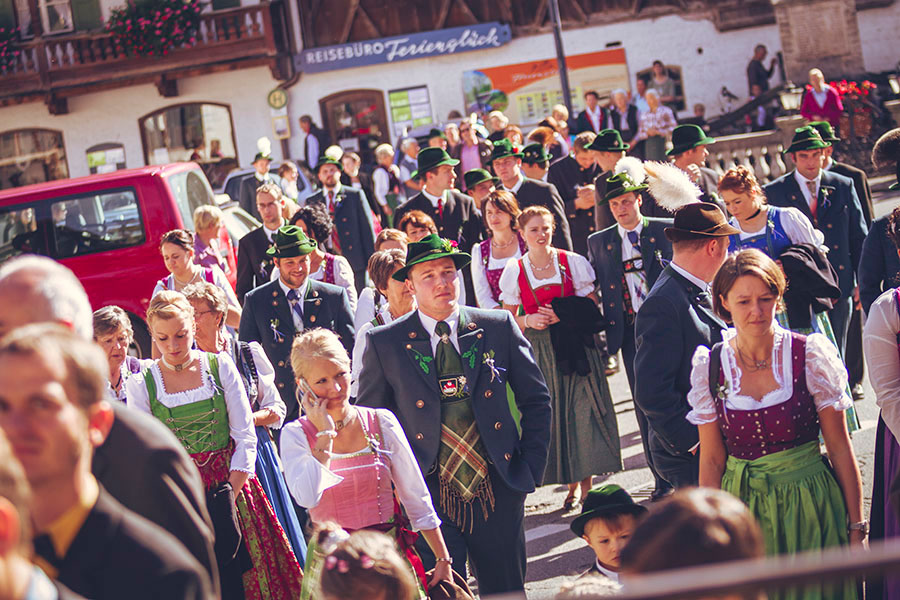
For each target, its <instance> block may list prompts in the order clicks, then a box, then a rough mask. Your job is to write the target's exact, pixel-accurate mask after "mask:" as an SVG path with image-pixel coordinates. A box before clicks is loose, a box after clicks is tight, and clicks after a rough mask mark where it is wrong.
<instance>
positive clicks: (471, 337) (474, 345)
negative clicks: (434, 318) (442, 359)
mask: <svg viewBox="0 0 900 600" xmlns="http://www.w3.org/2000/svg"><path fill="white" fill-rule="evenodd" d="M456 339H457V342H459V354H460V356H461V358H462V363H463V371H464V372H465V375H466V382H467V383H468V384H469V392H470V393H471V394H472V399H473V400H474V399H475V387H476V386H477V385H478V375H479V373H480V372H481V362H482V359H483V354H484V352H485V350H484V330H483V329H482V328H481V327H479V326H478V323H476V322H474V321H470V320H469V315H468V314H467V311H466V310H465V309H464V308H460V309H459V326H458V327H457V335H456Z"/></svg>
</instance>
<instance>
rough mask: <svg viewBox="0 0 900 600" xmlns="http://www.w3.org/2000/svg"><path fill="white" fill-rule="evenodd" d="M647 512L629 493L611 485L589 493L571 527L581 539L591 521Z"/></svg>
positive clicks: (602, 486)
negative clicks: (598, 518) (585, 527)
mask: <svg viewBox="0 0 900 600" xmlns="http://www.w3.org/2000/svg"><path fill="white" fill-rule="evenodd" d="M646 512H647V509H646V508H644V507H643V506H641V505H640V504H637V503H635V501H634V498H632V497H631V496H630V495H629V494H628V492H626V491H625V490H623V489H622V488H620V487H619V486H617V485H616V484H614V483H609V484H607V485H601V486H600V487H597V488H594V489H592V490H591V491H589V492H588V493H587V496H585V497H584V501H583V502H582V504H581V514H580V515H578V516H577V517H575V519H574V520H573V521H572V524H571V525H570V526H569V527H570V528H571V529H572V533H574V534H575V535H577V536H578V537H581V536H583V535H584V526H585V525H587V523H588V521H590V520H591V519H596V518H597V517H611V516H614V515H621V514H629V515H635V516H637V515H643V514H644V513H646Z"/></svg>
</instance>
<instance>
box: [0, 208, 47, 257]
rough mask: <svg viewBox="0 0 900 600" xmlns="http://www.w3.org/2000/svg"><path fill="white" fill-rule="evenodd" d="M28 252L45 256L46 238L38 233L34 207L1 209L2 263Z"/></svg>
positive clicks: (0, 244) (0, 243) (0, 239)
mask: <svg viewBox="0 0 900 600" xmlns="http://www.w3.org/2000/svg"><path fill="white" fill-rule="evenodd" d="M24 252H28V253H31V254H44V253H45V248H44V236H43V234H42V233H41V232H40V231H38V221H37V215H36V213H35V207H34V205H29V204H19V205H17V206H14V207H7V208H3V209H0V263H2V262H4V261H6V260H8V259H10V258H12V257H14V256H18V255H19V254H22V253H24Z"/></svg>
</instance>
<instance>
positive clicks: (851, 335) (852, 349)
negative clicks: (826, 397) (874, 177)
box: [810, 121, 875, 400]
mask: <svg viewBox="0 0 900 600" xmlns="http://www.w3.org/2000/svg"><path fill="white" fill-rule="evenodd" d="M810 126H811V127H813V128H814V129H815V130H816V131H818V132H819V135H821V136H822V139H823V140H825V141H826V142H830V143H831V146H829V147H828V148H825V150H824V152H825V164H824V166H823V167H822V168H823V169H824V170H825V171H831V172H832V173H836V174H838V175H843V176H844V177H849V178H850V179H851V180H853V188H854V189H855V190H856V195H857V197H858V198H859V204H860V206H861V207H862V211H863V218H865V221H866V226H867V227H868V228H869V231H871V230H872V218H873V217H872V215H873V213H874V210H875V207H874V206H873V205H872V191H871V190H870V189H869V178H868V176H866V172H865V171H863V170H862V169H857V168H856V167H854V166H853V165H848V164H847V163H842V162H838V161H836V160H834V158H832V155H833V154H834V145H835V144H836V143H837V142H840V141H841V139H840V138H839V137H837V136H836V135H835V134H834V130H833V129H832V128H831V123H829V122H828V121H814V122H812V123H810ZM864 254H865V251H863V255H864ZM862 264H863V265H864V266H865V263H862ZM860 279H862V276H860ZM846 363H847V374H848V375H849V376H850V388H851V390H852V391H853V399H854V400H862V399H863V397H864V391H863V385H862V380H863V376H864V375H865V361H864V360H863V350H862V309H861V308H860V306H859V304H857V303H854V305H853V313H852V314H851V316H850V328H849V329H848V331H847V356H846Z"/></svg>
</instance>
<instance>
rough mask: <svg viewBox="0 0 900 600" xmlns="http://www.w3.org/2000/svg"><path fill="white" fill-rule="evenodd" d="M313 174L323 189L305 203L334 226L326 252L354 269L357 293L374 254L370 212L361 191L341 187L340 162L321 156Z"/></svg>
mask: <svg viewBox="0 0 900 600" xmlns="http://www.w3.org/2000/svg"><path fill="white" fill-rule="evenodd" d="M315 171H316V176H317V177H318V179H319V183H320V184H321V186H322V187H321V189H319V191H318V192H316V193H315V194H313V195H312V196H310V197H309V198H307V200H306V203H307V204H309V205H318V206H321V207H322V208H324V209H325V210H326V211H328V214H329V215H331V222H332V224H333V225H334V227H333V229H332V230H331V239H330V240H329V244H328V246H329V248H328V250H329V251H331V252H332V253H333V254H340V255H341V256H343V257H344V258H346V259H347V262H349V263H350V268H351V269H353V280H354V282H355V284H356V291H357V292H360V291H362V289H363V288H364V287H366V266H367V265H368V262H369V257H370V256H372V253H373V252H375V221H374V218H373V216H372V209H371V207H370V206H369V201H368V199H367V198H366V193H365V192H364V191H362V190H361V189H358V188H354V187H350V186H345V185H343V184H341V171H343V167H342V166H341V163H340V161H337V160H335V159H333V158H331V157H328V156H323V157H322V158H320V159H319V162H318V164H316V169H315Z"/></svg>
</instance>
